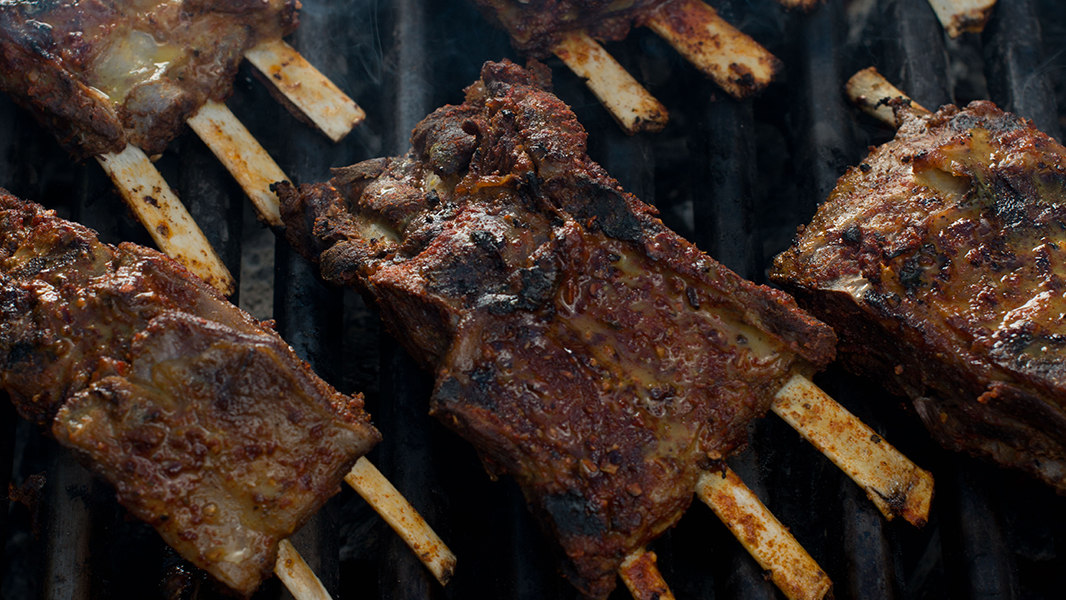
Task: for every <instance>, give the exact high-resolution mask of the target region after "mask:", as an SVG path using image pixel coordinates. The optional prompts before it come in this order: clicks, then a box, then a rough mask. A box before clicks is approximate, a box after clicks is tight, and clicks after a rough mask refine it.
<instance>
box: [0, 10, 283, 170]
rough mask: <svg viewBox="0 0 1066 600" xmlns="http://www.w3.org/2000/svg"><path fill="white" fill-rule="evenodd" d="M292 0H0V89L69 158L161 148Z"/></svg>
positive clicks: (221, 92) (276, 30) (217, 91)
mask: <svg viewBox="0 0 1066 600" xmlns="http://www.w3.org/2000/svg"><path fill="white" fill-rule="evenodd" d="M298 6H299V3H298V2H297V1H296V0H269V1H262V0H222V1H218V2H205V1H203V0H184V1H177V2H176V1H173V0H166V1H160V0H140V1H138V2H116V1H109V0H87V1H83V2H0V89H3V90H4V91H5V92H7V93H8V94H10V95H11V97H12V98H14V100H15V101H16V102H17V103H18V104H20V105H21V106H23V107H24V108H26V109H28V110H29V111H30V112H32V113H33V114H34V116H35V117H36V118H37V119H38V120H39V121H40V122H41V123H42V124H43V125H44V126H45V127H47V128H48V129H49V130H51V131H52V133H53V134H54V135H55V136H56V138H57V139H58V140H59V143H60V144H61V145H62V146H63V147H64V148H65V149H66V150H68V151H69V152H71V153H72V154H74V155H75V156H77V157H79V158H87V157H89V156H93V155H97V154H104V153H108V152H121V151H122V149H123V148H125V147H126V145H127V144H134V145H135V146H138V147H139V148H141V149H142V150H144V151H145V152H146V153H148V154H149V155H152V154H158V153H160V152H162V151H163V150H164V149H165V148H166V146H167V144H169V143H170V140H172V139H173V138H174V137H175V136H177V135H178V133H180V132H181V130H182V127H184V124H185V121H186V119H188V118H189V117H190V116H192V115H194V114H196V111H198V110H199V109H200V107H201V106H203V104H204V103H205V102H207V101H208V100H216V101H222V100H224V99H225V98H226V97H227V96H229V94H230V93H231V92H232V89H233V79H234V77H235V76H236V74H237V67H238V66H239V65H240V62H241V60H242V57H243V55H244V52H245V50H247V49H249V48H251V47H253V46H255V45H256V44H258V43H259V42H261V41H263V40H268V39H280V38H281V37H282V36H284V35H286V34H288V33H291V32H292V31H293V30H295V28H296V25H297V17H296V10H297V7H298Z"/></svg>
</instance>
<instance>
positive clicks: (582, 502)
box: [543, 492, 608, 536]
mask: <svg viewBox="0 0 1066 600" xmlns="http://www.w3.org/2000/svg"><path fill="white" fill-rule="evenodd" d="M543 502H544V510H545V511H546V512H547V513H548V514H549V515H550V516H551V520H552V524H553V525H554V526H555V528H557V529H558V530H559V531H560V532H562V533H563V534H564V535H568V534H577V535H589V536H591V535H598V534H600V533H603V532H604V531H606V530H607V529H608V527H607V523H606V521H605V520H604V518H603V515H601V514H599V512H598V511H596V509H595V507H594V506H592V505H590V504H589V501H588V499H587V498H585V497H584V496H582V495H581V494H579V493H577V492H562V493H559V494H548V495H545V496H544V500H543Z"/></svg>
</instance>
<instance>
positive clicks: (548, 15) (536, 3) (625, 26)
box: [474, 0, 670, 58]
mask: <svg viewBox="0 0 1066 600" xmlns="http://www.w3.org/2000/svg"><path fill="white" fill-rule="evenodd" d="M667 2H670V0H634V1H632V2H616V1H615V0H528V1H522V0H474V4H476V5H477V6H478V8H479V9H480V10H481V13H482V14H484V15H485V17H486V18H487V19H488V20H489V21H490V22H492V23H494V24H496V25H497V26H498V27H500V28H501V29H504V30H506V31H507V33H509V34H510V35H511V42H512V44H513V45H514V47H515V49H516V50H518V51H520V52H522V53H523V54H526V55H528V56H531V57H534V58H546V57H548V56H551V54H552V47H553V46H555V45H556V44H557V43H558V42H559V40H560V36H561V35H562V34H564V33H565V32H568V31H573V30H578V29H583V30H585V31H586V32H588V34H589V35H590V36H592V37H594V38H596V39H598V40H603V41H617V40H621V39H625V37H626V36H627V35H629V29H630V27H632V26H633V25H640V24H641V23H640V20H641V19H642V18H643V17H644V16H645V15H647V14H648V13H649V12H651V11H652V10H654V9H655V8H657V7H659V6H661V5H663V4H666V3H667Z"/></svg>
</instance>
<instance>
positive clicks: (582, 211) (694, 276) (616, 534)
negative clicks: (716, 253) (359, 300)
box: [277, 61, 835, 598]
mask: <svg viewBox="0 0 1066 600" xmlns="http://www.w3.org/2000/svg"><path fill="white" fill-rule="evenodd" d="M547 81H548V71H547V70H546V69H545V68H544V67H543V65H540V64H539V63H536V62H532V63H531V68H530V69H528V70H527V69H522V68H520V67H517V66H516V65H513V64H511V63H509V62H506V61H505V62H502V63H486V65H485V66H484V67H483V69H482V77H481V80H479V81H478V82H476V83H474V84H473V85H471V86H470V87H468V88H467V90H466V102H464V103H463V104H462V105H460V106H447V107H444V108H441V109H439V110H437V111H436V112H434V113H433V114H432V115H430V116H429V117H427V118H426V119H425V120H424V121H423V122H422V123H420V124H419V125H418V126H417V127H416V128H415V131H414V134H413V136H412V143H413V148H412V150H411V151H410V152H408V153H407V154H406V155H404V156H401V157H396V158H393V159H386V160H382V159H377V160H375V161H368V162H364V163H360V164H359V165H354V166H352V167H349V168H346V169H342V170H338V171H335V172H334V175H335V176H334V178H333V179H332V180H331V182H329V183H326V184H314V185H303V186H301V187H300V188H296V187H294V186H292V185H290V184H279V185H278V186H277V190H278V194H279V196H280V198H281V201H282V214H283V218H284V220H285V222H286V223H287V230H286V232H285V233H286V235H287V236H288V238H289V239H290V241H291V242H292V243H293V245H294V246H295V247H296V248H297V249H299V250H300V251H301V252H303V253H304V254H305V255H306V256H308V258H310V259H311V260H314V261H317V262H318V264H319V267H320V271H321V273H322V275H323V276H324V277H325V278H326V279H328V280H331V281H334V282H337V283H342V284H347V285H354V286H355V287H357V288H358V289H359V290H361V291H362V292H363V293H364V294H365V295H366V296H367V297H368V298H369V299H370V300H372V301H374V302H376V304H377V306H378V308H379V310H380V311H381V315H382V319H383V321H384V322H385V325H386V327H388V329H389V330H390V331H391V332H392V333H393V334H394V335H396V336H397V337H398V338H399V339H400V341H401V343H402V344H403V345H404V347H405V348H406V349H407V350H408V351H409V352H410V353H411V354H412V355H413V356H414V357H415V358H416V359H417V360H419V362H420V363H421V364H422V365H423V366H424V367H425V368H427V369H429V370H431V371H432V372H434V373H435V374H436V377H437V380H436V385H435V389H434V393H433V398H432V401H431V410H432V412H433V413H434V414H435V415H436V416H437V417H438V418H439V419H441V420H442V421H443V422H444V423H445V424H446V425H448V426H449V427H452V428H454V429H455V430H456V431H458V432H459V433H460V434H462V435H463V436H464V437H466V438H467V439H469V440H470V441H471V442H472V443H473V444H474V445H475V446H476V447H477V448H478V450H479V453H480V455H481V457H482V460H483V462H484V464H485V466H486V468H487V469H488V470H489V471H490V472H491V473H493V474H497V475H498V474H510V475H512V476H514V477H515V478H516V479H517V480H518V482H519V483H520V484H521V486H522V489H523V491H524V493H525V495H526V498H527V499H528V501H529V503H530V506H531V507H532V509H533V511H534V512H535V513H536V514H537V515H538V516H539V517H540V520H541V522H542V524H543V526H544V527H545V528H546V529H547V530H548V531H549V532H550V533H551V534H552V535H553V536H554V537H555V538H556V539H557V540H558V541H559V542H560V545H561V547H562V549H563V552H564V553H565V555H566V560H565V561H564V567H563V568H564V570H565V571H566V573H567V575H568V577H569V578H570V580H571V582H573V583H574V585H576V586H577V587H578V589H580V590H581V591H582V593H584V594H585V595H587V596H589V597H593V598H601V597H605V596H606V595H607V594H608V593H609V592H610V591H611V589H613V587H614V585H615V571H616V570H617V568H618V566H619V564H620V561H621V560H622V559H623V558H624V557H625V556H626V555H627V554H628V553H630V552H632V551H633V550H634V549H635V548H640V547H643V546H644V545H645V544H647V543H648V542H649V541H651V540H652V539H654V538H655V537H656V536H658V535H659V534H660V533H661V532H662V531H663V530H664V529H666V528H668V527H670V526H671V525H673V524H674V523H675V522H676V521H677V519H678V518H679V517H680V516H681V514H682V512H683V511H684V510H685V508H686V507H687V506H688V505H689V503H690V502H691V499H692V493H693V489H694V485H695V481H696V478H697V477H698V475H699V473H700V467H701V465H702V466H706V465H707V464H710V462H711V461H713V460H717V459H720V458H722V457H725V456H727V455H728V454H730V453H731V452H733V451H735V450H736V449H737V448H739V447H741V446H742V445H743V444H744V443H745V441H746V440H745V434H746V425H747V424H748V422H749V421H750V420H751V419H753V418H755V417H758V416H761V415H762V414H763V413H764V412H765V410H766V409H767V408H768V406H769V404H770V402H771V400H772V398H773V395H774V393H776V391H777V390H778V389H779V387H780V386H781V385H782V384H783V383H784V381H785V379H787V377H789V376H790V375H791V373H792V372H793V371H794V370H800V371H811V370H814V369H817V368H821V367H822V366H824V365H825V364H826V363H827V362H828V361H830V360H831V359H832V357H833V352H834V349H833V348H834V343H835V338H834V336H833V334H832V332H831V331H830V330H829V328H828V327H826V326H825V325H823V324H821V323H819V322H817V321H815V320H814V319H813V318H811V317H810V316H808V315H806V314H805V313H803V312H802V311H800V310H798V309H797V308H796V305H795V303H794V302H793V301H792V299H791V298H789V297H788V296H787V295H785V294H783V293H781V292H777V291H773V290H771V289H769V288H766V287H762V286H757V285H754V284H752V283H750V282H747V281H744V280H743V279H741V278H740V277H738V276H737V275H735V274H734V273H732V272H731V271H729V270H728V269H726V268H725V267H722V266H721V265H719V264H718V263H716V262H715V261H714V260H713V259H711V258H710V257H708V256H706V255H705V254H703V253H701V252H699V251H698V250H697V249H696V248H695V247H694V246H692V245H691V244H690V243H688V242H686V241H684V240H683V239H681V238H680V237H679V236H677V234H675V233H673V232H672V231H670V230H669V229H667V228H666V227H665V226H664V225H663V224H662V222H661V221H659V219H658V218H657V217H656V212H655V209H654V208H652V207H650V206H648V205H646V204H644V203H642V202H640V201H639V200H637V199H636V198H635V197H633V196H632V195H631V194H628V193H626V192H624V191H623V190H622V189H621V188H620V187H619V185H618V183H617V182H616V181H615V180H614V179H612V178H611V177H609V176H608V175H607V173H606V172H605V171H604V170H603V169H602V168H601V167H600V166H599V165H597V164H596V163H594V162H593V161H592V160H590V159H589V158H588V156H587V154H586V153H585V141H586V133H585V131H584V130H583V129H582V128H581V126H580V124H579V123H578V122H577V120H576V118H575V117H574V115H573V113H572V112H571V111H570V110H569V107H567V106H566V105H565V104H563V103H562V102H561V101H560V100H559V99H558V98H556V97H554V96H552V95H551V94H550V93H548V92H547V91H546V89H545V88H546V87H547Z"/></svg>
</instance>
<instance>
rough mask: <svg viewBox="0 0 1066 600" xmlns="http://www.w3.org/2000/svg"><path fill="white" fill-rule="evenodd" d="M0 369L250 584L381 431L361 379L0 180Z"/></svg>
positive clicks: (230, 575)
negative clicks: (338, 378) (327, 375)
mask: <svg viewBox="0 0 1066 600" xmlns="http://www.w3.org/2000/svg"><path fill="white" fill-rule="evenodd" d="M0 240H2V245H0V357H3V367H2V371H0V383H2V386H3V389H4V390H5V391H7V393H8V394H9V395H10V397H11V400H12V401H13V402H14V404H15V406H16V408H17V409H18V411H19V412H20V413H21V414H22V415H23V416H24V417H26V418H28V419H30V420H33V421H35V422H37V423H38V424H40V425H42V426H44V427H47V428H49V429H50V430H51V433H52V434H53V435H54V436H55V437H56V439H57V440H59V442H60V443H62V444H63V445H65V446H68V447H70V448H72V449H73V450H75V451H76V453H77V454H78V456H79V458H81V459H83V460H84V461H85V462H86V463H87V464H88V465H89V466H90V467H91V468H92V469H93V470H95V471H96V472H97V473H99V474H101V475H103V476H104V477H105V478H107V479H108V480H109V481H110V482H111V483H112V484H113V485H114V486H115V487H116V489H117V492H118V500H119V502H121V503H122V504H123V505H124V506H125V507H126V508H128V509H129V510H130V511H131V512H132V513H133V514H135V515H136V516H138V517H140V518H141V519H143V520H145V521H146V522H148V523H149V524H151V525H152V526H153V527H155V528H156V530H157V531H159V533H160V535H161V536H162V537H163V539H164V540H166V542H167V543H168V544H170V545H171V546H172V547H174V548H175V549H176V550H178V551H179V552H180V553H181V554H182V555H184V556H185V557H186V558H187V559H189V560H190V561H192V562H193V563H194V564H196V565H197V566H199V567H201V568H203V569H205V570H206V571H207V572H209V573H210V574H212V575H213V576H214V577H216V578H217V579H218V580H220V581H222V582H223V583H225V584H226V585H228V586H230V587H232V588H233V589H234V590H236V591H237V592H239V593H241V594H244V595H250V594H251V593H252V592H253V591H254V590H255V589H256V587H258V585H259V583H260V581H261V580H262V579H263V578H264V577H266V576H268V575H269V574H270V573H271V571H272V570H273V568H274V562H275V557H276V552H277V543H278V542H279V541H280V540H282V539H284V538H286V537H288V536H289V535H291V534H292V533H293V531H295V530H296V529H297V528H299V527H300V526H301V525H302V524H303V523H304V522H305V521H306V520H307V519H308V518H310V516H311V515H312V514H314V512H315V511H317V509H318V508H319V507H321V506H322V504H324V503H325V501H326V500H327V499H328V498H329V497H330V496H332V495H333V494H335V493H336V492H337V491H339V489H340V482H341V480H342V478H343V477H344V475H345V474H346V473H347V472H348V470H349V469H350V468H351V466H352V464H354V462H355V461H356V460H357V459H358V458H359V456H361V455H363V454H365V453H366V452H367V451H369V449H370V448H371V447H372V446H373V445H374V444H375V443H376V442H377V441H378V439H379V437H380V436H379V434H378V432H377V431H376V430H375V429H374V428H373V427H372V426H371V425H370V422H369V419H368V417H367V415H366V414H365V413H364V412H363V401H362V398H361V397H360V396H355V397H348V396H344V395H342V394H340V393H338V392H337V391H336V390H334V389H333V388H332V387H330V386H329V385H328V384H326V383H325V382H323V381H322V380H321V379H319V378H318V377H317V376H315V374H314V373H313V372H312V371H311V369H310V367H309V366H308V365H307V364H306V363H304V362H303V361H301V360H300V359H299V358H298V357H297V356H296V355H295V353H294V352H293V351H292V349H291V348H289V346H288V345H287V344H285V342H284V341H282V339H281V338H280V337H279V336H278V335H277V334H276V333H274V332H273V331H272V330H271V329H269V328H268V327H265V326H263V325H262V324H260V323H258V322H256V321H255V320H254V319H253V318H252V317H251V316H249V315H248V314H247V313H245V312H243V311H241V310H240V309H238V308H237V307H235V306H233V305H232V304H230V303H228V302H227V301H226V300H225V299H224V298H222V296H221V295H220V294H219V293H218V292H216V291H215V290H214V289H213V288H211V287H210V286H208V285H207V284H205V283H203V282H201V281H199V280H198V279H196V278H195V277H194V276H192V275H191V274H190V273H189V272H188V271H186V270H185V269H184V268H183V267H181V266H180V265H178V264H177V263H175V262H173V261H171V260H170V259H168V258H166V257H165V256H163V255H161V254H159V253H157V252H155V251H153V250H149V249H146V248H142V247H139V246H135V245H132V244H122V245H120V246H118V247H113V246H109V245H106V244H102V243H100V242H99V241H98V240H97V239H96V236H95V234H94V233H93V232H92V231H90V230H88V229H86V228H84V227H81V226H79V225H76V224H74V223H70V222H67V221H63V220H61V219H59V218H57V217H56V216H55V215H54V214H52V213H51V212H50V211H46V210H44V209H43V208H41V207H40V206H37V205H34V204H31V203H25V202H22V201H20V200H18V199H17V198H15V197H13V196H11V195H9V194H7V193H6V192H3V191H2V190H0Z"/></svg>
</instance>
